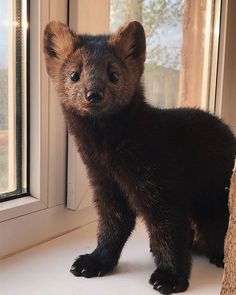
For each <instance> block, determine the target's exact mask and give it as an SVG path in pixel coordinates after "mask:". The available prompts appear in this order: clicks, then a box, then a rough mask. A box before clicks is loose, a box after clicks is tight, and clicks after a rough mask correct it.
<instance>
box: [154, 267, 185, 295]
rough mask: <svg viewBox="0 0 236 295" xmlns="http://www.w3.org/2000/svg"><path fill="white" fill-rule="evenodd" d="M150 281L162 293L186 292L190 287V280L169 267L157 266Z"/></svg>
mask: <svg viewBox="0 0 236 295" xmlns="http://www.w3.org/2000/svg"><path fill="white" fill-rule="evenodd" d="M149 283H150V284H152V285H153V288H154V289H155V290H157V291H159V292H160V293H161V294H171V293H179V292H184V291H185V290H187V288H188V285H189V283H188V280H187V279H181V278H179V277H178V275H175V274H173V272H171V271H170V270H168V269H162V268H157V269H156V270H155V271H154V273H153V274H152V275H151V278H150V280H149Z"/></svg>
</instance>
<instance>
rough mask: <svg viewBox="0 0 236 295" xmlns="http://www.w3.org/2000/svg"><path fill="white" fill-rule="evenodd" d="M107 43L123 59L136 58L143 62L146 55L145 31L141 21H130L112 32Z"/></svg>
mask: <svg viewBox="0 0 236 295" xmlns="http://www.w3.org/2000/svg"><path fill="white" fill-rule="evenodd" d="M109 44H110V45H111V46H112V47H114V48H115V50H116V51H117V52H118V54H119V55H120V56H121V57H122V59H123V60H125V61H127V60H129V59H134V60H137V61H138V62H140V63H144V61H145V57H146V40H145V32H144V29H143V26H142V25H141V23H139V22H137V21H132V22H130V23H128V24H127V25H126V26H124V27H121V28H120V29H119V30H118V31H117V32H116V33H114V34H112V35H111V37H110V39H109Z"/></svg>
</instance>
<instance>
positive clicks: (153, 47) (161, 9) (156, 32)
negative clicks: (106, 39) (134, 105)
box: [110, 0, 184, 107]
mask: <svg viewBox="0 0 236 295" xmlns="http://www.w3.org/2000/svg"><path fill="white" fill-rule="evenodd" d="M183 14H184V0H111V14H110V20H111V32H114V31H115V30H116V29H117V28H118V27H120V26H121V25H123V24H124V23H126V22H128V21H131V20H138V21H140V22H141V23H142V24H143V26H144V29H145V33H146V42H147V56H146V63H145V73H144V77H143V79H144V85H145V94H146V97H147V99H148V101H149V102H150V103H151V104H152V105H155V106H159V107H175V106H177V103H178V92H179V75H180V57H181V47H182V24H183Z"/></svg>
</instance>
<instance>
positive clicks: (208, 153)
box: [44, 22, 236, 294]
mask: <svg viewBox="0 0 236 295" xmlns="http://www.w3.org/2000/svg"><path fill="white" fill-rule="evenodd" d="M44 52H45V57H46V65H47V71H48V74H49V76H50V77H51V78H52V80H53V81H54V83H55V86H56V89H57V92H58V97H59V99H60V102H61V106H62V109H63V112H64V115H65V120H66V124H67V126H68V129H69V132H70V133H71V134H72V135H73V136H74V138H75V140H76V143H77V147H78V151H79V152H80V154H81V156H82V158H83V161H84V163H85V164H86V166H87V169H88V173H89V177H90V182H91V184H92V186H93V189H94V201H95V204H96V207H97V210H98V215H99V228H98V242H97V248H96V249H95V250H94V251H93V252H92V253H91V254H86V255H81V256H79V257H78V258H77V259H76V261H75V262H74V264H73V266H72V268H71V272H72V273H73V274H74V275H76V276H84V277H87V278H90V277H94V276H101V275H104V274H106V273H108V272H110V271H111V270H113V269H114V267H115V266H116V265H117V263H118V260H119V257H120V253H121V251H122V248H123V246H124V244H125V242H126V241H127V239H128V237H129V235H130V233H131V232H132V230H133V228H134V226H135V219H136V216H137V215H139V216H141V217H142V218H143V220H144V222H145V224H146V226H147V229H148V232H149V237H150V247H151V251H152V253H153V255H154V258H155V262H156V270H155V271H154V272H153V274H152V275H151V278H150V283H151V284H152V285H153V286H154V288H155V289H157V290H158V291H159V292H160V293H162V294H170V293H172V292H176V293H177V292H182V291H185V290H186V289H187V288H188V284H189V283H188V280H189V276H190V271H191V253H190V250H191V249H190V248H191V246H192V244H193V246H194V249H197V250H199V251H201V252H202V253H203V254H205V255H207V256H208V257H209V259H210V261H211V262H213V263H215V264H216V265H219V266H222V265H223V256H224V254H223V244H224V237H225V233H226V229H227V225H228V208H227V200H228V190H227V187H228V186H229V180H230V175H231V171H232V168H233V161H234V157H235V154H236V141H235V137H234V135H233V134H232V132H231V131H230V129H229V128H228V127H227V126H226V125H225V124H224V123H223V122H222V121H220V120H219V119H218V118H216V117H215V116H213V115H210V114H208V113H207V112H203V111H201V110H198V109H188V108H182V109H169V110H161V109H157V108H153V107H151V106H149V105H148V104H147V103H146V102H145V97H144V95H143V88H142V85H141V82H140V78H141V76H142V73H143V68H144V60H145V34H144V30H143V27H142V25H141V24H140V23H138V22H131V23H129V24H128V25H127V26H124V27H122V28H121V29H119V30H118V32H117V33H115V34H112V35H100V36H90V35H76V34H75V33H74V32H72V31H71V30H70V29H69V28H68V27H67V26H66V25H63V24H61V23H59V22H50V23H49V24H48V25H47V27H46V29H45V33H44Z"/></svg>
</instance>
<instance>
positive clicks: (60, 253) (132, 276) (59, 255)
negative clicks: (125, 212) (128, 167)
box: [0, 222, 223, 295]
mask: <svg viewBox="0 0 236 295" xmlns="http://www.w3.org/2000/svg"><path fill="white" fill-rule="evenodd" d="M95 246H96V222H93V223H91V224H89V225H86V226H84V227H82V228H80V229H78V230H75V231H73V232H71V233H68V234H65V235H63V236H61V237H58V238H56V239H54V240H51V241H49V242H47V243H44V244H41V245H39V246H36V247H34V248H31V249H29V250H26V251H24V252H22V253H19V254H17V255H14V256H11V257H9V258H6V259H4V260H2V261H0V286H1V294H4V295H12V294H24V295H31V294H34V295H42V294H50V295H54V294H55V295H58V294H60V295H74V294H80V295H83V294H87V295H89V294H91V295H93V294H98V295H99V294H101V295H110V294H112V295H116V294H119V295H120V294H124V295H130V294H136V295H143V294H145V295H148V294H150V295H151V294H159V293H158V292H155V291H154V290H153V289H152V286H151V285H149V283H148V279H149V276H150V274H151V273H152V271H153V270H154V262H153V258H152V256H151V254H150V253H149V245H148V239H147V234H146V232H145V229H144V227H143V225H140V224H138V226H137V229H136V230H135V232H134V234H133V236H132V238H131V239H130V240H129V241H128V242H127V244H126V247H125V249H124V251H123V255H122V257H121V259H120V263H119V266H118V267H117V269H116V270H115V271H114V272H113V273H112V274H110V275H108V276H105V277H100V278H93V279H85V278H76V277H74V276H73V275H72V274H71V273H70V272H69V269H70V266H71V264H72V263H73V261H74V259H75V258H76V257H77V256H78V255H80V254H84V253H89V252H91V251H92V250H93V249H94V247H95ZM222 274H223V271H222V269H219V268H217V267H215V266H214V265H211V264H210V263H209V262H208V261H207V259H205V258H202V257H195V258H194V261H193V271H192V276H191V281H190V287H189V289H188V291H187V292H185V293H184V294H186V295H216V294H219V293H220V288H221V281H222Z"/></svg>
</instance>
